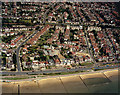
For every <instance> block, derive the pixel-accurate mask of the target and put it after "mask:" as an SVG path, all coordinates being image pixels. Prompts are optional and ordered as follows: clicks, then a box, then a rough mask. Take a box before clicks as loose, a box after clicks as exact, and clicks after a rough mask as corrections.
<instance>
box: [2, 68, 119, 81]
mask: <svg viewBox="0 0 120 95" xmlns="http://www.w3.org/2000/svg"><path fill="white" fill-rule="evenodd" d="M114 71H118V68H115V69H107V70H99V71H90V72H77V73H73V74H65V75H64V74H63V75H44V77H37V78H26V79H18V80H9V79H1V80H0V81H1V82H3V81H7V82H20V81H37V80H42V79H48V78H58V77H69V76H87V75H88V76H89V75H93V74H98V73H105V74H107V72H114ZM26 76H27V75H26ZM112 76H113V75H112ZM3 77H8V78H9V77H13V76H3ZM3 77H2V76H1V78H3ZM108 77H111V76H110V75H108Z"/></svg>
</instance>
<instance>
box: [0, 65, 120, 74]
mask: <svg viewBox="0 0 120 95" xmlns="http://www.w3.org/2000/svg"><path fill="white" fill-rule="evenodd" d="M118 67H119V66H117V65H116V66H109V67H107V66H104V67H96V68H94V69H96V70H99V69H114V68H118ZM92 68H93V67H91V68H76V69H69V70H68V69H63V70H44V71H34V72H32V71H22V72H13V71H12V72H6V71H4V72H0V74H1V75H34V74H50V73H62V72H76V71H88V70H93V69H92Z"/></svg>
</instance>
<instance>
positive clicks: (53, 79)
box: [0, 69, 118, 93]
mask: <svg viewBox="0 0 120 95" xmlns="http://www.w3.org/2000/svg"><path fill="white" fill-rule="evenodd" d="M115 81H118V70H117V69H114V70H103V71H96V72H88V73H79V74H71V75H60V76H50V77H43V78H36V79H34V80H20V81H11V82H1V84H0V85H1V86H2V93H92V92H101V91H104V90H105V89H107V90H109V93H113V92H116V93H117V92H118V85H117V83H116V82H115ZM114 82H115V84H113V83H114ZM104 87H105V89H104ZM111 89H112V90H111ZM113 89H114V91H113ZM101 93H102V92H101Z"/></svg>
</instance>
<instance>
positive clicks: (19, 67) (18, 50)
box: [16, 31, 38, 72]
mask: <svg viewBox="0 0 120 95" xmlns="http://www.w3.org/2000/svg"><path fill="white" fill-rule="evenodd" d="M37 32H38V31H35V32H34V33H33V34H32V35H30V36H29V37H28V38H27V39H25V41H24V42H22V43H21V44H20V45H19V46H18V47H17V49H16V60H17V69H18V71H19V72H20V71H21V64H20V60H19V52H20V47H21V46H22V45H23V44H25V43H26V42H27V41H28V40H29V39H30V38H32V37H33V36H34V35H35V34H36V33H37Z"/></svg>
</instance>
